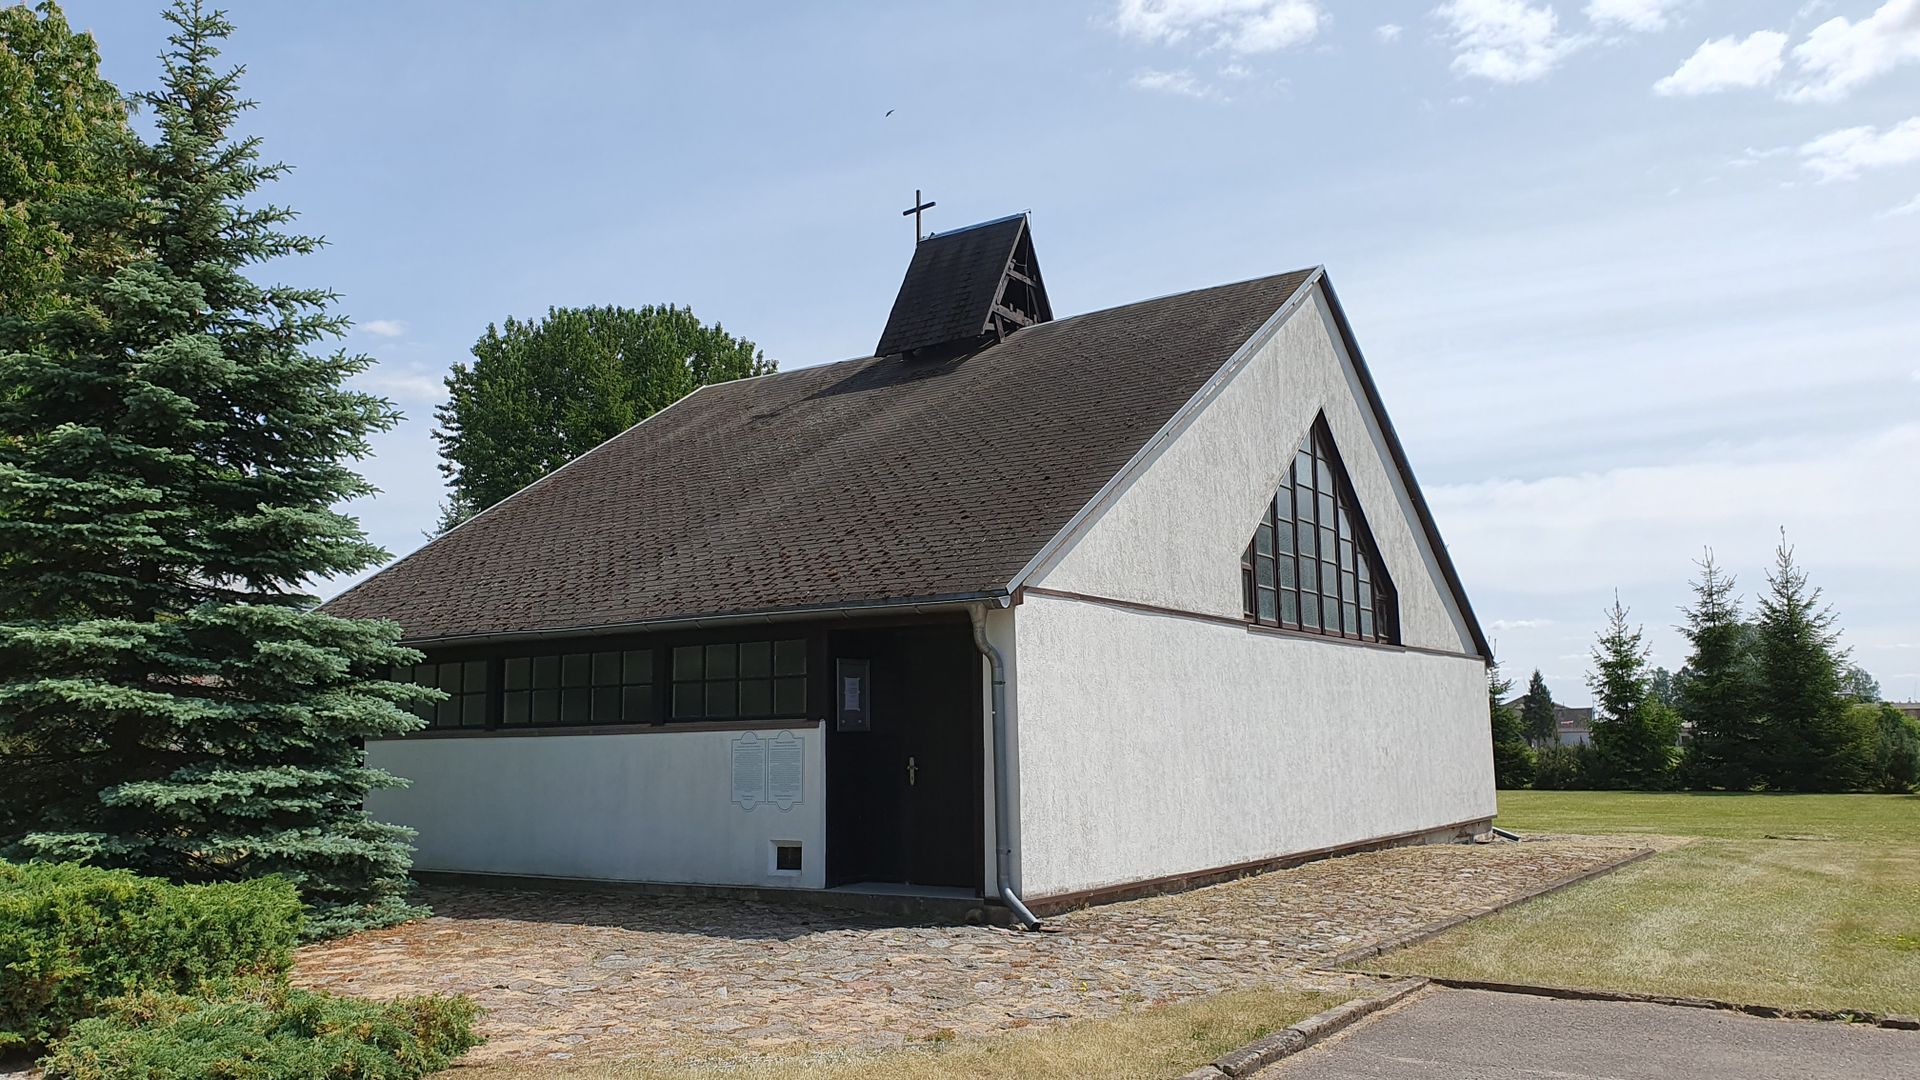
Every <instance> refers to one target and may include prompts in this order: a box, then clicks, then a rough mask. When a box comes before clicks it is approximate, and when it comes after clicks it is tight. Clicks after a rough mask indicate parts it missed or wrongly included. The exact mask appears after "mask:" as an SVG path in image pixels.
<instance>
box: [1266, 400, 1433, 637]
mask: <svg viewBox="0 0 1920 1080" xmlns="http://www.w3.org/2000/svg"><path fill="white" fill-rule="evenodd" d="M1303 468H1305V469H1308V470H1311V473H1310V476H1309V478H1308V480H1307V482H1306V483H1305V484H1304V485H1303V484H1302V483H1301V480H1300V474H1301V470H1302V469H1303ZM1263 541H1264V543H1263ZM1329 544H1330V545H1331V547H1332V557H1331V558H1329V557H1328V556H1327V552H1326V548H1327V546H1328V545H1329ZM1262 549H1264V550H1262ZM1240 574H1241V588H1242V600H1243V605H1244V608H1245V617H1246V619H1247V621H1248V622H1250V623H1252V624H1254V625H1256V626H1267V627H1273V628H1276V629H1280V630H1291V631H1295V632H1298V633H1304V634H1316V635H1319V636H1322V637H1332V638H1343V639H1346V640H1351V641H1369V642H1375V643H1378V644H1384V645H1398V644H1400V606H1399V596H1398V593H1397V592H1396V591H1395V590H1394V587H1393V579H1392V578H1391V577H1389V576H1388V575H1387V570H1386V565H1385V563H1384V562H1383V561H1382V560H1381V558H1380V549H1379V547H1378V545H1377V544H1375V542H1374V539H1373V531H1372V530H1371V529H1369V528H1368V527H1367V520H1366V515H1364V514H1363V513H1361V511H1360V500H1359V498H1358V497H1356V496H1355V494H1354V491H1353V484H1352V482H1351V480H1350V479H1349V478H1348V476H1347V469H1346V466H1345V464H1344V463H1343V462H1342V461H1341V458H1340V451H1339V448H1338V447H1336V446H1335V445H1334V441H1333V429H1332V428H1331V427H1330V426H1329V425H1328V424H1327V416H1326V414H1325V413H1321V414H1320V415H1318V416H1317V417H1315V418H1314V421H1313V426H1312V427H1310V428H1309V429H1308V430H1307V434H1306V437H1305V438H1303V439H1301V440H1300V447H1299V449H1298V450H1296V451H1295V452H1294V461H1293V464H1291V465H1289V466H1287V479H1286V483H1285V484H1283V485H1282V486H1281V487H1280V490H1278V491H1276V492H1274V494H1273V497H1272V498H1271V499H1268V500H1267V508H1266V512H1265V513H1264V514H1263V515H1262V516H1261V519H1260V523H1259V524H1258V525H1257V526H1255V527H1254V533H1253V537H1252V539H1250V540H1248V541H1247V549H1246V552H1245V553H1244V554H1243V555H1242V556H1241V557H1240ZM1329 603H1330V604H1331V605H1332V607H1333V611H1334V616H1333V618H1332V620H1331V621H1332V625H1331V626H1329V625H1327V623H1328V621H1329V620H1328V619H1327V618H1326V617H1325V609H1326V606H1327V605H1328V604H1329Z"/></svg>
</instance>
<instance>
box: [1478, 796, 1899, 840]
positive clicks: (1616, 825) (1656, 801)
mask: <svg viewBox="0 0 1920 1080" xmlns="http://www.w3.org/2000/svg"><path fill="white" fill-rule="evenodd" d="M1494 824H1496V825H1498V826H1500V827H1501V828H1503V829H1512V830H1514V831H1515V832H1523V833H1529V832H1531V833H1542V832H1554V833H1563V832H1564V833H1595V834H1613V835H1619V834H1629V833H1654V834H1658V835H1663V836H1717V837H1722V838H1725V839H1729V840H1764V839H1766V838H1768V837H1770V836H1831V837H1833V838H1834V839H1836V840H1858V841H1862V842H1865V843H1894V844H1914V843H1920V795H1754V794H1728V793H1722V792H1697V793H1695V792H1684V793H1683V792H1660V793H1647V792H1639V791H1503V792H1501V793H1500V816H1499V818H1498V819H1496V820H1495V821H1494Z"/></svg>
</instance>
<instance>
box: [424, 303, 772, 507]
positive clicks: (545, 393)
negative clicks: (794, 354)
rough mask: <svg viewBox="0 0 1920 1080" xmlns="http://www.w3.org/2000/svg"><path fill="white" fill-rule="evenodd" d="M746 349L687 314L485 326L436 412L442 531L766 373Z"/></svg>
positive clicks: (624, 312)
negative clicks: (444, 485) (716, 392)
mask: <svg viewBox="0 0 1920 1080" xmlns="http://www.w3.org/2000/svg"><path fill="white" fill-rule="evenodd" d="M773 370H774V364H773V362H772V361H770V360H768V359H767V358H766V356H765V354H763V353H761V352H760V351H759V349H758V348H757V347H755V345H754V344H753V342H751V341H748V340H746V339H744V338H737V337H734V336H733V335H731V334H729V333H727V332H726V331H725V330H724V329H722V328H721V327H720V324H718V323H715V324H713V325H712V326H706V325H703V324H702V323H701V322H700V320H699V319H697V318H695V317H694V315H693V312H692V311H691V310H689V309H687V308H681V307H673V306H671V305H668V306H665V307H643V308H640V309H639V310H637V311H636V310H634V309H631V308H623V307H594V308H550V309H548V311H547V315H546V318H544V319H541V320H539V321H538V322H522V321H520V320H518V319H508V320H507V321H506V323H505V324H504V325H503V326H502V327H500V328H495V327H493V326H488V327H487V332H486V333H485V334H483V335H482V336H481V338H480V340H479V341H476V342H474V345H473V363H472V364H471V365H468V364H455V365H453V373H452V374H451V375H449V376H448V377H447V401H446V403H445V404H443V405H441V406H440V407H439V408H438V410H436V412H435V416H436V418H437V419H438V420H439V422H440V430H438V431H436V432H434V436H433V437H434V438H435V439H437V440H439V442H440V459H441V461H440V471H441V473H442V474H444V475H445V476H446V478H447V482H448V484H449V485H450V486H451V488H452V497H451V499H450V500H449V502H448V504H447V507H446V512H445V514H444V515H443V517H442V520H441V528H442V529H447V528H451V527H452V526H454V525H457V524H459V523H460V522H461V521H464V520H466V519H467V518H469V517H472V516H473V515H474V514H477V513H479V512H480V511H482V510H485V509H486V508H487V507H489V506H492V505H493V504H494V503H497V502H499V501H500V500H501V499H504V498H506V497H507V496H509V495H511V494H513V493H514V492H516V491H518V490H520V489H521V488H523V487H525V486H527V485H528V484H531V483H533V482H534V481H535V480H538V479H540V478H541V477H542V476H545V475H546V474H548V473H550V472H552V471H553V470H555V469H557V468H559V467H560V466H562V465H565V464H566V463H567V462H569V461H571V460H573V459H574V458H576V457H579V456H580V455H581V454H584V453H586V452H587V451H589V450H591V449H593V448H594V447H596V446H598V445H600V444H601V443H603V442H605V441H607V440H608V439H611V438H613V437H614V436H615V435H618V434H620V433H621V432H622V431H625V430H626V429H627V428H629V427H632V426H633V425H634V424H637V423H639V422H640V421H642V420H645V419H646V418H647V417H649V416H652V415H653V414H654V413H656V412H659V411H660V410H661V409H664V408H666V407H667V406H669V405H671V404H673V403H674V402H676V401H678V400H680V399H681V398H683V397H685V396H687V395H688V394H690V393H692V392H693V391H694V390H695V389H697V388H699V387H701V386H704V385H706V384H708V383H718V382H726V381H728V380H731V379H742V378H746V377H748V376H751V375H765V374H767V373H769V372H771V371H773Z"/></svg>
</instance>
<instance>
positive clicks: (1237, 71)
mask: <svg viewBox="0 0 1920 1080" xmlns="http://www.w3.org/2000/svg"><path fill="white" fill-rule="evenodd" d="M1220 77H1221V78H1223V79H1251V78H1253V69H1252V68H1250V67H1248V66H1247V65H1245V64H1240V63H1233V64H1228V65H1226V66H1225V67H1223V68H1221V69H1220Z"/></svg>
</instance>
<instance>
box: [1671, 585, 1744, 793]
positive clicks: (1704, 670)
mask: <svg viewBox="0 0 1920 1080" xmlns="http://www.w3.org/2000/svg"><path fill="white" fill-rule="evenodd" d="M1695 565H1697V566H1698V567H1699V568H1700V574H1699V577H1697V578H1695V579H1694V580H1693V581H1691V582H1688V584H1689V585H1690V586H1691V587H1692V589H1693V603H1692V604H1690V605H1688V606H1687V607H1685V608H1682V609H1681V610H1682V611H1683V612H1684V613H1685V615H1686V619H1687V621H1686V624H1685V625H1684V626H1681V627H1680V633H1681V634H1683V635H1685V636H1686V639H1687V641H1688V643H1689V644H1690V645H1692V647H1693V651H1692V653H1691V654H1690V655H1689V656H1688V657H1687V666H1686V668H1685V669H1684V674H1685V678H1683V679H1681V680H1680V681H1679V711H1680V719H1681V721H1682V722H1683V723H1685V724H1686V725H1687V726H1688V729H1689V730H1690V731H1691V733H1692V736H1691V739H1690V740H1689V741H1688V743H1687V750H1686V755H1685V757H1684V759H1683V770H1684V778H1685V780H1686V782H1687V783H1688V784H1689V785H1690V786H1693V787H1708V788H1726V789H1727V790H1729V791H1745V790H1747V789H1748V788H1751V787H1753V786H1754V784H1756V783H1758V782H1759V780H1760V777H1761V760H1760V759H1761V754H1760V741H1759V738H1760V734H1759V730H1760V729H1759V721H1758V718H1757V716H1756V715H1755V707H1756V704H1757V700H1756V687H1755V675H1756V672H1755V669H1754V657H1753V649H1752V640H1753V635H1752V633H1751V631H1750V630H1749V628H1748V627H1747V626H1745V625H1744V624H1743V623H1742V622H1741V621H1740V597H1739V596H1738V594H1736V593H1735V592H1734V591H1733V590H1734V579H1733V577H1732V576H1731V575H1729V574H1726V573H1723V572H1722V571H1721V569H1720V565H1719V564H1718V563H1716V562H1715V561H1714V558H1713V550H1712V549H1711V548H1709V549H1708V550H1707V551H1706V552H1705V553H1704V554H1703V555H1702V556H1701V558H1700V561H1699V562H1698V563H1696V564H1695Z"/></svg>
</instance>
